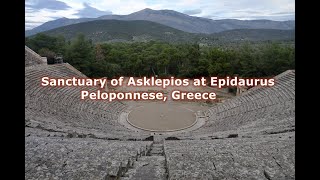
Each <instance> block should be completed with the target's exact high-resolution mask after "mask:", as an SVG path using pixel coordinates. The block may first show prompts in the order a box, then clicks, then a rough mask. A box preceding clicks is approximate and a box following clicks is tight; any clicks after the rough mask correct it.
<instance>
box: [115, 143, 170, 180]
mask: <svg viewBox="0 0 320 180" xmlns="http://www.w3.org/2000/svg"><path fill="white" fill-rule="evenodd" d="M121 179H122V180H166V179H167V172H166V160H165V156H164V147H163V143H162V142H161V141H154V142H153V144H152V145H151V148H150V150H149V151H148V152H147V154H146V156H141V157H140V158H139V159H138V160H137V161H135V162H134V165H133V167H132V168H130V169H129V170H128V171H127V173H125V175H124V176H123V177H121Z"/></svg>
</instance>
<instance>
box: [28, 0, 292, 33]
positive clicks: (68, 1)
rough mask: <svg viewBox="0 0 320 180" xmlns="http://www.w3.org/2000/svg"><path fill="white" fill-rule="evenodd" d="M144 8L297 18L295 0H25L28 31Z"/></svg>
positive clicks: (220, 16) (228, 16)
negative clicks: (57, 21) (61, 21)
mask: <svg viewBox="0 0 320 180" xmlns="http://www.w3.org/2000/svg"><path fill="white" fill-rule="evenodd" d="M145 8H150V9H153V10H162V9H170V10H174V11H178V12H181V13H184V14H188V15H191V16H197V17H205V18H209V19H214V20H215V19H240V20H253V19H269V20H276V21H284V20H294V19H295V0H259V1H257V0H177V1H172V0H26V1H25V28H26V30H28V29H32V28H34V27H36V26H39V25H41V24H43V23H45V22H47V21H51V20H55V19H58V18H62V17H66V18H83V17H91V18H95V17H99V16H103V15H107V14H117V15H127V14H130V13H133V12H136V11H140V10H142V9H145Z"/></svg>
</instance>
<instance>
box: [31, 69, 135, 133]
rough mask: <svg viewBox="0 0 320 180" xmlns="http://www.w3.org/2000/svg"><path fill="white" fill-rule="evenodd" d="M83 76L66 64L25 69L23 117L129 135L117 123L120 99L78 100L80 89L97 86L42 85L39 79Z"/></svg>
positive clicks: (53, 123)
mask: <svg viewBox="0 0 320 180" xmlns="http://www.w3.org/2000/svg"><path fill="white" fill-rule="evenodd" d="M44 76H48V77H51V78H54V77H55V78H58V77H59V78H63V77H85V76H84V75H83V74H81V73H79V72H77V71H74V70H73V69H72V68H70V65H69V64H67V63H63V64H55V65H38V66H32V67H26V68H25V111H26V119H28V120H30V119H31V120H35V121H38V122H42V123H47V124H51V125H53V126H54V125H56V126H60V127H69V129H72V130H76V129H79V130H84V131H85V130H88V131H97V132H101V133H111V134H113V135H130V133H132V131H131V130H129V129H127V128H125V127H123V126H121V125H120V124H119V123H118V116H119V114H120V113H121V112H122V111H123V110H124V109H125V108H126V105H125V104H123V103H121V102H119V101H113V102H108V101H95V100H81V99H80V91H81V90H83V89H86V90H88V91H96V90H98V87H43V86H41V78H42V77H44Z"/></svg>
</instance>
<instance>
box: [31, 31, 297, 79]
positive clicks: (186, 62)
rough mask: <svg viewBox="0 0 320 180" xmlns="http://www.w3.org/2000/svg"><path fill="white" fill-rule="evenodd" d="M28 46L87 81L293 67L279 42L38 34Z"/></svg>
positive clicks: (251, 73) (265, 72)
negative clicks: (108, 39)
mask: <svg viewBox="0 0 320 180" xmlns="http://www.w3.org/2000/svg"><path fill="white" fill-rule="evenodd" d="M26 45H27V46H29V47H30V48H31V49H33V50H34V51H36V52H38V53H39V54H40V55H41V56H46V57H48V60H49V61H50V59H52V58H53V57H54V56H55V55H56V54H62V55H63V57H64V61H65V62H68V63H70V64H71V65H73V66H74V67H75V68H77V69H78V70H80V71H81V72H83V73H85V74H86V75H88V76H89V77H115V76H153V75H158V76H160V77H167V76H176V77H190V78H191V77H198V76H225V75H234V74H238V75H240V76H242V77H259V76H274V75H277V74H279V73H281V72H283V71H285V70H288V69H295V49H294V45H292V44H290V43H289V44H288V43H281V42H260V43H238V44H236V45H233V46H226V47H225V46H199V44H195V43H179V44H174V43H166V42H157V41H149V42H134V43H121V42H118V43H98V44H94V43H93V42H92V41H91V40H88V39H87V38H86V37H85V36H84V35H83V34H80V35H78V36H77V38H76V39H74V40H72V41H66V40H65V38H64V37H63V36H58V37H51V36H47V35H44V34H38V35H36V36H34V37H32V38H26Z"/></svg>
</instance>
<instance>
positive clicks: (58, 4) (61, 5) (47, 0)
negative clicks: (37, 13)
mask: <svg viewBox="0 0 320 180" xmlns="http://www.w3.org/2000/svg"><path fill="white" fill-rule="evenodd" d="M25 6H26V7H29V8H32V9H36V10H39V9H51V10H67V9H69V8H71V7H70V6H68V5H67V4H66V3H65V2H62V1H57V0H35V1H27V2H26V5H25Z"/></svg>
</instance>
